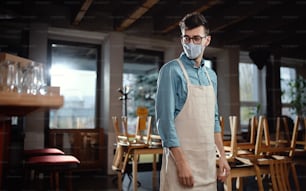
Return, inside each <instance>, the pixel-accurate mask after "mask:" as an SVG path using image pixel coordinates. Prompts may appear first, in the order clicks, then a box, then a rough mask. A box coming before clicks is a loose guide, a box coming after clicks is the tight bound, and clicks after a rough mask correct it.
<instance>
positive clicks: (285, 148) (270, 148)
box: [255, 116, 299, 157]
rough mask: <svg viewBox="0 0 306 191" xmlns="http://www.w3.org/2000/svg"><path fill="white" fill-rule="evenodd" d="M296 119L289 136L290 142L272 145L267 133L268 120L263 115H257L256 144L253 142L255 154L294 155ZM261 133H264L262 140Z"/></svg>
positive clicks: (296, 129) (296, 130)
mask: <svg viewBox="0 0 306 191" xmlns="http://www.w3.org/2000/svg"><path fill="white" fill-rule="evenodd" d="M298 120H299V118H296V119H295V122H296V124H295V125H294V127H293V131H292V136H291V138H290V144H287V145H280V144H276V145H272V144H271V138H270V134H269V125H268V120H267V118H266V117H265V116H260V117H259V122H258V129H257V136H256V144H255V156H257V157H259V156H260V155H272V154H277V155H287V156H289V157H292V156H293V155H294V151H295V146H296V138H297V132H298V125H297V124H298ZM263 134H264V135H265V136H264V137H265V140H263V139H262V138H263ZM274 142H275V141H274Z"/></svg>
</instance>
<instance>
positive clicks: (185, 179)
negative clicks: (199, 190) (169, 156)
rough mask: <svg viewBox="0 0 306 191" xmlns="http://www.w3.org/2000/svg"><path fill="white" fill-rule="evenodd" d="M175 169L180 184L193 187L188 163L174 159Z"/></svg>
mask: <svg viewBox="0 0 306 191" xmlns="http://www.w3.org/2000/svg"><path fill="white" fill-rule="evenodd" d="M176 169H177V175H178V179H179V182H180V184H181V185H183V186H185V187H193V185H194V179H193V176H192V173H191V169H190V167H189V165H188V163H187V162H186V161H176Z"/></svg>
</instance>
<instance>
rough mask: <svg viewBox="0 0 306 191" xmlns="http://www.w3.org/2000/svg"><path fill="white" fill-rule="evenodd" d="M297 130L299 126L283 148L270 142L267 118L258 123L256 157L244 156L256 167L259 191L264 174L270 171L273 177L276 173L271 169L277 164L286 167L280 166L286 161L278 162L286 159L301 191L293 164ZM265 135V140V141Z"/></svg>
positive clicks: (262, 118) (296, 185)
mask: <svg viewBox="0 0 306 191" xmlns="http://www.w3.org/2000/svg"><path fill="white" fill-rule="evenodd" d="M297 130H298V128H297V126H295V127H294V129H293V132H292V137H291V138H290V144H289V145H282V146H280V145H279V144H276V145H273V144H271V140H270V134H269V128H268V120H267V118H266V117H265V116H260V118H259V122H258V129H257V135H256V144H255V151H254V155H249V156H244V157H246V158H249V159H250V161H251V162H252V163H253V165H254V168H255V171H256V177H257V183H258V188H259V190H263V184H262V177H261V176H262V174H265V173H266V172H267V171H268V175H269V176H271V177H272V176H273V175H272V174H271V173H274V172H271V169H272V168H274V167H273V165H274V166H275V165H276V164H277V165H284V164H280V163H282V162H284V161H278V160H284V159H285V160H286V163H289V164H290V167H291V172H292V177H293V180H294V183H295V188H296V190H300V188H299V183H298V179H297V174H296V169H295V165H294V164H293V162H292V156H293V153H294V150H295V144H296V137H297ZM263 134H265V140H263ZM287 161H288V162H287ZM272 170H273V169H272ZM278 172H282V173H284V171H278ZM282 176H284V177H286V176H287V174H282ZM274 183H275V182H274ZM272 185H273V182H272ZM273 186H275V185H273Z"/></svg>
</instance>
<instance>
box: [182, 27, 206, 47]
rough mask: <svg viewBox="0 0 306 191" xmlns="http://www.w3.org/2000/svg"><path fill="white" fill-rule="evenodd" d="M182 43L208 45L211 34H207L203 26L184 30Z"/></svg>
mask: <svg viewBox="0 0 306 191" xmlns="http://www.w3.org/2000/svg"><path fill="white" fill-rule="evenodd" d="M182 37H183V38H182V43H194V44H201V45H203V46H205V47H206V46H208V45H209V43H210V36H207V35H206V33H205V29H204V27H203V26H199V27H196V28H193V29H190V30H185V31H182Z"/></svg>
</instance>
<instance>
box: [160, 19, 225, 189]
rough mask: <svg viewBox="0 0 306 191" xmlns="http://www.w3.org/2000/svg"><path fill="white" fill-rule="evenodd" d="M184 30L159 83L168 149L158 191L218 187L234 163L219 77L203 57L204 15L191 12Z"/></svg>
mask: <svg viewBox="0 0 306 191" xmlns="http://www.w3.org/2000/svg"><path fill="white" fill-rule="evenodd" d="M180 29H181V33H182V38H181V43H182V46H183V49H184V52H183V53H182V54H181V55H180V57H179V58H178V59H175V60H172V61H170V62H169V63H167V64H165V65H164V66H163V67H162V68H161V70H160V73H159V77H158V82H157V94H156V106H155V107H156V120H157V128H158V131H159V134H160V136H161V138H162V143H163V147H164V155H163V161H162V169H161V180H160V191H172V190H173V191H180V190H200V191H212V190H217V184H216V183H217V178H218V179H219V180H221V181H225V179H226V177H227V176H228V174H229V173H230V166H229V165H228V162H227V160H226V157H225V153H224V149H223V141H222V137H221V128H220V123H219V114H218V106H217V102H216V97H217V96H216V94H217V76H216V74H215V72H214V71H213V70H211V69H209V68H206V67H205V65H204V60H203V54H204V50H205V47H207V46H208V45H209V43H210V40H211V36H209V29H208V26H207V21H206V19H205V17H204V16H203V15H201V14H200V13H191V14H187V15H186V16H185V17H184V18H183V19H182V20H181V22H180ZM216 147H217V149H218V151H219V153H220V158H219V164H218V165H219V172H218V175H217V173H216V171H217V170H216Z"/></svg>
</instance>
